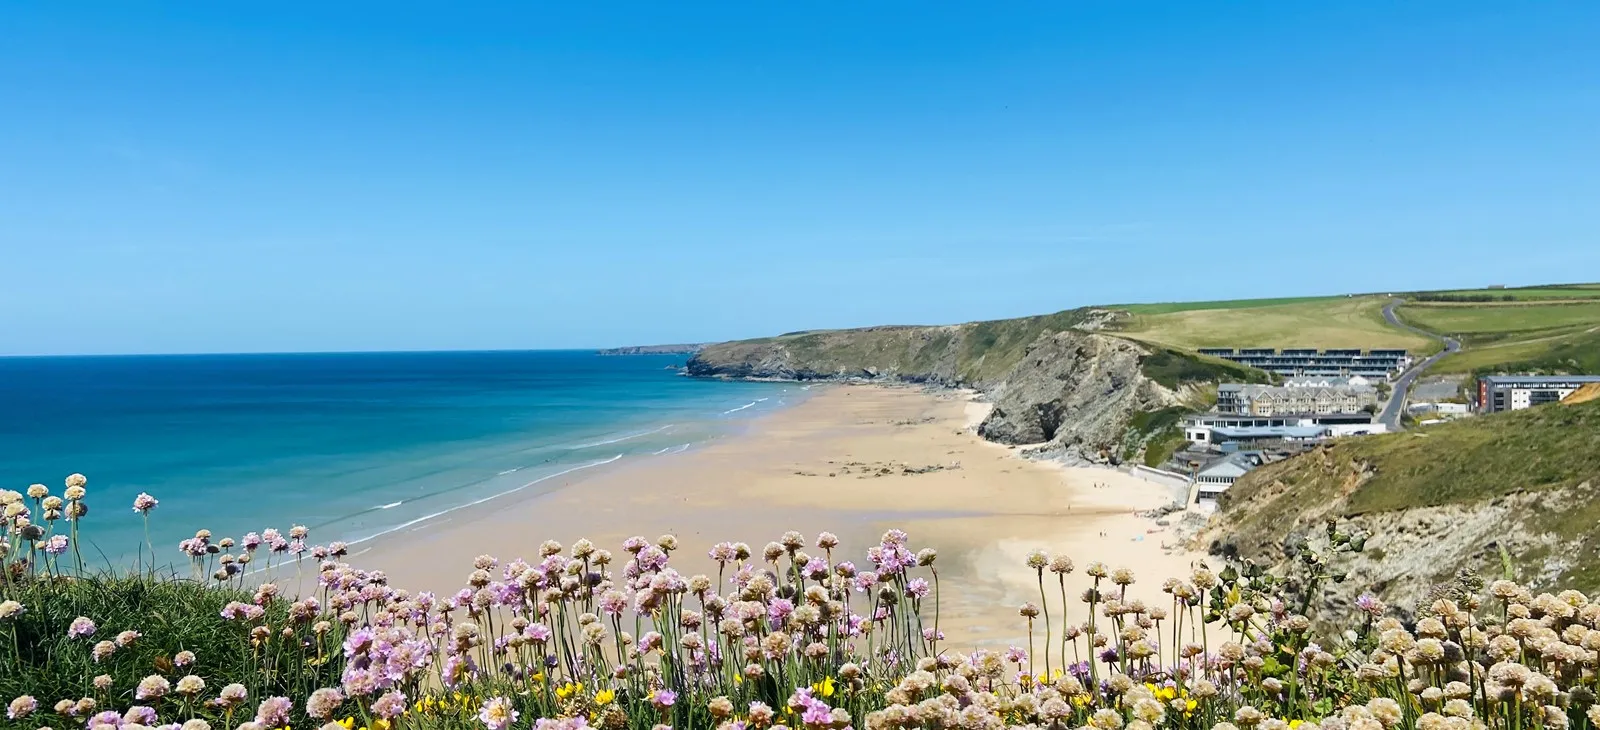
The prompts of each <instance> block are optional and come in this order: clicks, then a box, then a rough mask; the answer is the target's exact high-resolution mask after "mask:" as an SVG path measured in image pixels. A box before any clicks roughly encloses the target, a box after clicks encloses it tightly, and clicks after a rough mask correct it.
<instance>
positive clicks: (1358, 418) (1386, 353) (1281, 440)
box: [1184, 350, 1409, 503]
mask: <svg viewBox="0 0 1600 730" xmlns="http://www.w3.org/2000/svg"><path fill="white" fill-rule="evenodd" d="M1269 352H1274V351H1271V350H1243V351H1236V352H1234V355H1235V357H1232V358H1229V359H1232V360H1234V361H1235V362H1244V363H1246V364H1250V365H1251V366H1252V367H1263V365H1265V367H1264V369H1271V370H1274V372H1279V373H1282V374H1285V375H1288V376H1289V377H1287V378H1286V379H1285V380H1284V381H1283V383H1282V384H1281V385H1257V384H1253V383H1224V384H1222V385H1220V386H1218V388H1217V406H1216V408H1215V409H1214V410H1213V411H1212V412H1210V413H1198V414H1194V415H1191V416H1189V417H1188V418H1187V419H1186V420H1185V421H1184V436H1185V438H1186V439H1187V440H1188V441H1189V449H1187V450H1186V455H1187V458H1189V459H1190V464H1191V465H1192V472H1191V473H1192V474H1193V480H1194V492H1195V499H1196V500H1198V501H1200V502H1202V503H1209V502H1214V501H1215V500H1216V498H1217V497H1218V496H1219V495H1221V494H1222V493H1223V492H1226V491H1227V490H1228V488H1229V487H1231V486H1233V483H1234V482H1235V481H1237V480H1238V479H1239V478H1240V477H1243V476H1244V475H1245V474H1248V473H1249V472H1250V471H1251V470H1253V469H1255V468H1256V467H1258V466H1261V465H1262V464H1266V463H1270V462H1271V461H1274V460H1277V459H1281V458H1284V457H1286V456H1288V455H1291V454H1294V453H1297V452H1299V451H1302V450H1304V449H1305V448H1308V447H1309V446H1310V445H1311V444H1314V443H1317V442H1320V441H1325V440H1327V439H1330V438H1337V437H1339V436H1351V435H1358V434H1369V433H1382V432H1383V431H1385V430H1386V429H1385V427H1384V426H1383V424H1381V423H1376V422H1375V421H1374V419H1373V414H1374V413H1376V412H1377V411H1378V406H1379V393H1378V387H1377V385H1376V382H1384V381H1387V380H1388V379H1389V377H1390V376H1391V375H1393V374H1394V372H1395V371H1393V370H1391V369H1390V368H1399V369H1402V370H1403V369H1404V368H1405V366H1406V365H1408V364H1409V360H1408V359H1406V357H1405V354H1404V352H1403V351H1399V350H1374V351H1370V352H1371V353H1380V354H1383V357H1382V358H1381V359H1379V360H1363V361H1361V362H1355V363H1354V364H1352V362H1353V360H1354V359H1357V358H1362V359H1364V358H1367V357H1368V356H1369V355H1370V353H1369V354H1362V353H1361V351H1359V350H1328V351H1324V352H1323V353H1317V351H1315V350H1283V351H1282V352H1281V353H1276V354H1274V355H1273V356H1272V357H1273V358H1275V359H1274V360H1270V361H1265V362H1262V361H1260V360H1257V361H1255V362H1251V361H1249V360H1247V359H1244V358H1252V357H1266V356H1265V355H1259V356H1258V355H1255V354H1254V353H1269ZM1306 353H1310V354H1309V355H1307V354H1306ZM1328 353H1332V355H1329V354H1328ZM1208 354H1214V355H1217V356H1219V357H1224V356H1226V355H1225V354H1224V353H1223V352H1222V351H1220V350H1211V351H1209V352H1208ZM1390 355H1392V357H1391V356H1390ZM1307 357H1315V358H1317V359H1318V361H1319V363H1320V364H1317V363H1313V364H1311V365H1307V364H1305V363H1304V362H1303V361H1304V360H1305V359H1306V358H1307ZM1285 358H1287V359H1285ZM1329 363H1333V364H1329ZM1274 367H1276V369H1274ZM1286 371H1292V372H1286ZM1308 371H1311V372H1308ZM1375 381H1376V382H1375Z"/></svg>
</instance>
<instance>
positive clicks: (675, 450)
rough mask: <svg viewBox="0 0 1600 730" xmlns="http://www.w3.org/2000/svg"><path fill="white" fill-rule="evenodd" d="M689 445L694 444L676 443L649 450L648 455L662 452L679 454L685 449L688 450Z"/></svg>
mask: <svg viewBox="0 0 1600 730" xmlns="http://www.w3.org/2000/svg"><path fill="white" fill-rule="evenodd" d="M691 446H694V444H678V445H677V446H668V447H666V448H664V449H657V450H655V451H652V452H650V455H651V456H661V455H663V454H681V453H683V452H685V451H688V450H689V447H691Z"/></svg>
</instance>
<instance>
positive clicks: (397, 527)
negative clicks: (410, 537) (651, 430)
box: [346, 444, 687, 545]
mask: <svg viewBox="0 0 1600 730" xmlns="http://www.w3.org/2000/svg"><path fill="white" fill-rule="evenodd" d="M685 445H687V444H685ZM621 458H622V454H617V455H616V456H613V457H611V458H609V459H597V460H595V461H591V462H587V463H584V464H579V465H577V466H574V467H572V468H570V469H563V470H561V471H558V472H556V473H554V474H546V475H544V476H542V477H539V478H538V479H535V480H533V481H531V482H528V483H527V484H524V485H522V486H520V487H515V488H513V489H507V490H506V491H504V492H498V493H495V494H491V495H489V496H487V497H480V498H478V499H474V500H472V501H470V502H465V503H463V504H458V505H455V506H453V507H448V508H446V509H442V510H439V511H437V512H431V513H429V514H425V515H422V516H421V517H417V518H414V519H410V520H406V521H405V522H402V523H400V524H398V525H394V526H393V527H389V528H386V529H383V530H379V531H377V532H374V533H372V534H371V535H367V536H366V537H358V538H356V539H354V540H348V541H346V542H347V544H350V545H357V544H360V543H364V542H368V541H370V540H374V539H376V538H379V537H383V536H384V535H388V534H390V533H394V532H399V531H400V530H404V529H406V528H408V527H412V526H414V525H418V524H421V523H423V522H427V521H428V520H431V519H434V518H436V517H442V516H444V515H447V514H450V513H451V512H455V511H457V510H462V509H466V508H468V507H474V506H477V505H480V504H483V503H484V502H488V501H489V500H492V499H499V498H500V497H504V496H506V495H508V494H516V493H517V492H520V491H522V490H524V489H527V488H528V487H531V486H533V485H535V484H538V483H540V482H545V481H549V480H551V479H554V478H556V477H559V476H565V475H567V474H571V473H573V472H575V471H582V470H584V469H589V468H592V467H596V466H604V465H606V464H611V463H614V462H616V461H617V460H619V459H621Z"/></svg>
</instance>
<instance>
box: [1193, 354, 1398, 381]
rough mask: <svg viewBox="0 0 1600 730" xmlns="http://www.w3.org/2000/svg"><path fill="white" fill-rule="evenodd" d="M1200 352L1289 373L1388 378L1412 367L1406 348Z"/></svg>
mask: <svg viewBox="0 0 1600 730" xmlns="http://www.w3.org/2000/svg"><path fill="white" fill-rule="evenodd" d="M1200 354H1202V355H1210V356H1212V357H1219V358H1222V359H1224V360H1230V361H1233V362H1236V363H1239V364H1241V365H1249V366H1250V367H1253V368H1258V369H1260V370H1265V371H1267V372H1270V373H1277V374H1279V375H1286V376H1313V377H1350V376H1353V375H1359V376H1362V377H1366V378H1375V379H1383V380H1388V379H1389V378H1391V377H1393V376H1395V375H1399V374H1400V373H1402V372H1404V371H1405V369H1406V368H1408V367H1410V366H1411V356H1410V355H1408V354H1407V353H1406V351H1405V350H1366V351H1362V350H1338V349H1335V350H1320V351H1319V350H1317V349H1316V348H1290V349H1285V350H1277V349H1275V348H1271V347H1255V348H1243V349H1235V348H1232V347H1202V348H1200Z"/></svg>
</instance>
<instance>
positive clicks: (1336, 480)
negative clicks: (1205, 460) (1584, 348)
mask: <svg viewBox="0 0 1600 730" xmlns="http://www.w3.org/2000/svg"><path fill="white" fill-rule="evenodd" d="M1597 498H1600V402H1588V403H1581V404H1577V405H1570V406H1569V405H1551V406H1545V407H1540V408H1533V409H1528V410H1525V411H1516V412H1511V413H1504V414H1498V415H1494V416H1487V417H1481V418H1473V419H1466V420H1461V421H1455V422H1451V423H1446V424H1439V425H1436V426H1430V427H1428V428H1427V429H1425V430H1422V431H1420V432H1407V433H1398V434H1387V435H1382V436H1372V437H1364V438H1355V439H1342V440H1339V441H1337V442H1335V443H1333V444H1330V445H1326V446H1323V447H1319V448H1317V449H1315V450H1313V451H1311V452H1308V453H1306V454H1303V455H1301V456H1297V457H1294V458H1291V459H1288V460H1285V461H1282V462H1279V463H1276V464H1271V465H1268V466H1265V467H1262V468H1260V469H1257V470H1255V471H1253V472H1251V473H1250V474H1248V475H1247V476H1245V477H1244V478H1243V479H1240V480H1239V482H1238V483H1236V484H1235V485H1234V486H1233V487H1232V488H1230V489H1229V490H1228V492H1226V493H1225V495H1224V497H1223V500H1222V502H1221V513H1220V515H1219V517H1218V518H1217V519H1216V520H1215V521H1214V522H1213V524H1212V525H1211V526H1210V527H1209V528H1208V529H1207V531H1206V533H1205V534H1204V538H1203V539H1204V540H1205V541H1206V542H1207V543H1208V544H1209V545H1210V547H1211V548H1212V549H1214V550H1217V551H1219V552H1225V553H1230V554H1237V555H1240V556H1242V557H1248V558H1252V559H1254V560H1256V561H1258V562H1263V563H1269V564H1270V563H1277V562H1280V561H1282V560H1283V559H1284V557H1285V556H1284V550H1283V549H1284V546H1285V545H1292V544H1295V543H1296V542H1297V541H1299V540H1301V539H1304V538H1305V537H1306V536H1307V535H1311V534H1314V533H1316V532H1317V531H1319V530H1321V529H1323V525H1324V522H1325V520H1327V519H1330V518H1337V519H1341V520H1347V521H1349V522H1350V523H1351V525H1352V528H1351V529H1361V530H1366V531H1368V532H1370V533H1371V534H1372V537H1371V539H1370V540H1369V541H1368V543H1367V544H1368V546H1369V551H1368V553H1367V554H1366V555H1364V556H1363V557H1362V558H1359V559H1357V560H1356V561H1355V562H1353V563H1352V564H1351V565H1349V566H1347V567H1348V569H1349V570H1351V572H1352V575H1354V576H1356V577H1357V578H1358V580H1353V581H1352V583H1353V584H1356V585H1361V584H1371V585H1377V586H1379V587H1380V588H1381V589H1383V590H1385V591H1386V592H1387V596H1386V597H1388V598H1391V599H1394V600H1401V601H1403V600H1415V599H1416V598H1418V597H1420V596H1422V595H1424V594H1425V593H1426V591H1427V590H1428V589H1429V588H1430V587H1431V586H1432V585H1434V584H1436V583H1441V582H1444V581H1447V580H1448V579H1449V578H1450V577H1451V576H1453V575H1454V574H1455V573H1456V571H1457V570H1459V569H1461V568H1473V569H1477V570H1480V571H1483V572H1485V573H1491V574H1498V573H1500V572H1501V571H1502V570H1503V569H1504V567H1505V565H1504V564H1505V563H1509V566H1510V568H1511V569H1512V570H1513V571H1514V572H1516V573H1517V574H1518V578H1519V579H1521V580H1526V581H1531V582H1533V583H1535V584H1537V585H1539V586H1541V587H1574V588H1578V589H1580V590H1594V589H1597V588H1600V560H1596V556H1597V554H1600V499H1597ZM1351 598H1353V596H1349V595H1340V594H1339V593H1338V592H1337V591H1332V592H1330V593H1329V595H1327V596H1324V599H1325V600H1326V601H1328V602H1329V603H1330V605H1332V606H1334V607H1338V606H1341V605H1344V604H1346V603H1347V602H1348V600H1349V599H1351Z"/></svg>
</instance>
